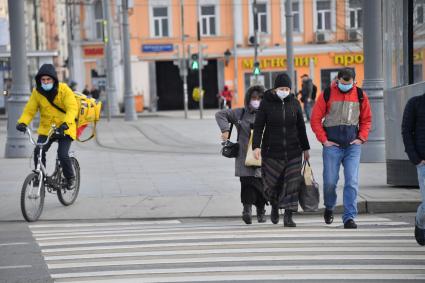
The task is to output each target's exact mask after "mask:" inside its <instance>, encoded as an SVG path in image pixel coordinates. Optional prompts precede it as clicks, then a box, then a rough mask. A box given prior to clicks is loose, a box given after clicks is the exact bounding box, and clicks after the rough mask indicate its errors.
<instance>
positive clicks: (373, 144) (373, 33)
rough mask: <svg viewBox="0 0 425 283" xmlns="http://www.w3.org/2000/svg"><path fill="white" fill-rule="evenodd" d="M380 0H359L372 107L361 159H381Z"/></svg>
mask: <svg viewBox="0 0 425 283" xmlns="http://www.w3.org/2000/svg"><path fill="white" fill-rule="evenodd" d="M381 6H382V0H368V1H363V13H364V17H363V19H364V27H363V50H364V81H363V89H364V91H365V92H366V93H367V95H368V97H369V101H370V105H371V108H372V114H373V119H372V128H371V131H370V134H369V139H368V142H367V143H365V144H364V145H363V149H362V155H361V162H384V161H385V132H384V131H385V121H384V79H383V58H382V45H383V42H382V11H381Z"/></svg>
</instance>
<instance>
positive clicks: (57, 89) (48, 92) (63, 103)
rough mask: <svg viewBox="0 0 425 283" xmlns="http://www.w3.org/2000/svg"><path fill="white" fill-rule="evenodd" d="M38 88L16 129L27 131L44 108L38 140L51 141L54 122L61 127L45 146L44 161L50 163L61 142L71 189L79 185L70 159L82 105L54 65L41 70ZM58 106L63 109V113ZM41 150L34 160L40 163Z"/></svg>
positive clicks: (60, 147)
mask: <svg viewBox="0 0 425 283" xmlns="http://www.w3.org/2000/svg"><path fill="white" fill-rule="evenodd" d="M35 82H36V87H35V88H34V89H33V91H32V93H31V96H30V99H29V101H28V103H27V104H26V106H25V108H24V111H23V113H22V115H21V117H20V118H19V120H18V123H17V125H16V129H17V130H18V131H21V132H25V131H26V128H27V126H28V125H29V123H30V122H31V120H32V119H33V118H34V116H35V114H36V113H37V111H40V126H39V128H38V135H39V136H38V142H40V143H42V142H45V141H46V140H47V135H48V133H49V131H50V128H51V126H52V125H53V124H55V125H56V126H59V127H58V131H57V132H58V134H56V135H54V136H53V137H52V139H50V141H49V143H47V144H46V145H45V146H44V148H43V156H42V162H43V164H44V165H46V152H47V151H48V150H49V148H50V146H51V145H52V143H53V142H54V141H57V142H58V144H59V145H58V158H59V161H60V163H61V166H62V169H63V175H64V176H65V179H66V180H67V184H66V185H67V188H69V189H71V188H73V187H74V184H75V174H74V171H73V169H72V164H71V160H70V158H69V149H70V147H71V142H72V141H73V140H75V138H76V132H77V129H76V124H75V118H76V116H77V114H78V106H77V101H76V99H75V96H74V94H73V92H72V90H71V89H70V88H69V87H68V86H67V85H66V84H65V83H61V82H59V80H58V77H57V74H56V70H55V67H54V66H53V65H52V64H44V65H42V66H41V68H40V69H39V70H38V73H37V75H36V77H35ZM58 108H60V109H63V110H65V111H66V113H62V112H61V111H60V110H58ZM37 158H38V151H37V150H35V151H34V162H35V165H36V166H37Z"/></svg>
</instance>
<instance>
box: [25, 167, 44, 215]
mask: <svg viewBox="0 0 425 283" xmlns="http://www.w3.org/2000/svg"><path fill="white" fill-rule="evenodd" d="M38 179H39V175H38V174H37V173H31V174H29V175H28V176H27V178H26V179H25V181H24V184H23V185H22V191H21V211H22V215H23V216H24V218H25V220H26V221H28V222H33V221H37V220H38V218H39V217H40V215H41V213H42V212H43V207H44V197H45V194H46V192H45V190H44V182H43V180H38ZM37 183H38V185H37ZM39 186H40V193H39V194H38V193H37V192H38V187H39Z"/></svg>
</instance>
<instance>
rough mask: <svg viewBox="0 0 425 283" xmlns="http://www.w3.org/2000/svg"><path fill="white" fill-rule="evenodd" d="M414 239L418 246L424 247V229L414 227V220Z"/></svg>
mask: <svg viewBox="0 0 425 283" xmlns="http://www.w3.org/2000/svg"><path fill="white" fill-rule="evenodd" d="M415 239H416V242H418V244H419V245H421V246H425V229H421V228H419V227H418V225H416V220H415Z"/></svg>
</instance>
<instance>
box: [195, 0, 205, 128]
mask: <svg viewBox="0 0 425 283" xmlns="http://www.w3.org/2000/svg"><path fill="white" fill-rule="evenodd" d="M199 1H200V0H198V7H197V8H198V54H199V56H198V62H199V64H198V66H199V72H198V79H199V115H200V119H201V120H202V119H203V118H204V96H203V95H202V69H203V60H204V59H203V56H202V46H201V25H200V18H201V7H200V4H199Z"/></svg>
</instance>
